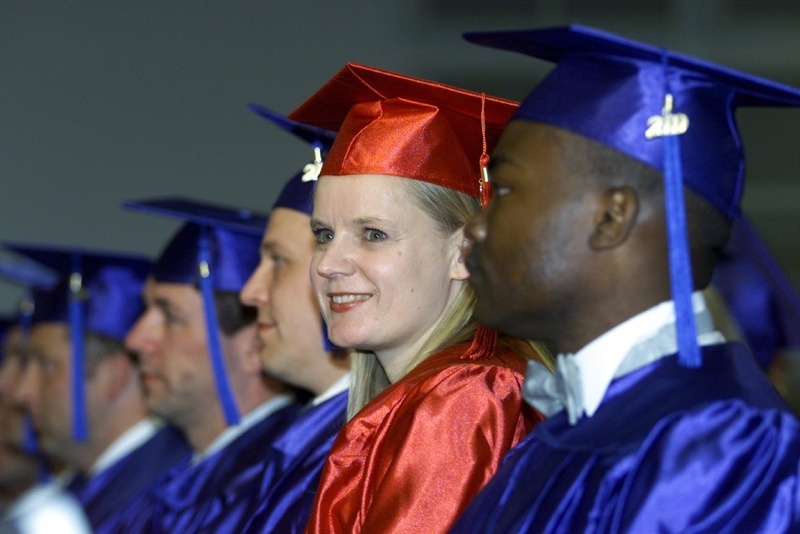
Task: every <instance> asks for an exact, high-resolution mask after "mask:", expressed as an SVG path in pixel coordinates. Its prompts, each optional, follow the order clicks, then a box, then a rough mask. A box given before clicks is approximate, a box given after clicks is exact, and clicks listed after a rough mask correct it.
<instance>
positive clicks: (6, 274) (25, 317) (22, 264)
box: [0, 256, 59, 337]
mask: <svg viewBox="0 0 800 534" xmlns="http://www.w3.org/2000/svg"><path fill="white" fill-rule="evenodd" d="M0 278H3V279H4V280H7V281H9V282H11V283H14V284H17V285H19V286H22V287H23V289H24V293H23V295H22V298H21V299H20V301H19V303H18V305H17V309H16V311H15V315H14V321H15V323H16V324H19V325H20V327H21V328H22V334H23V337H27V335H28V332H29V330H30V325H31V320H32V315H33V308H34V294H35V292H37V291H43V290H47V289H51V288H52V287H53V286H54V285H55V284H56V283H57V282H58V279H59V274H58V273H57V272H55V271H53V270H52V269H48V268H47V267H45V266H44V265H41V264H39V263H37V262H35V261H33V260H31V259H29V258H27V257H24V256H20V257H16V258H10V257H3V258H2V259H0Z"/></svg>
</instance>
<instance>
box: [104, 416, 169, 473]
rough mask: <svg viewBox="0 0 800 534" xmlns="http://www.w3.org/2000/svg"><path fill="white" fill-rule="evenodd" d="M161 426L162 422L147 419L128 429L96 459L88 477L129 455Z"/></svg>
mask: <svg viewBox="0 0 800 534" xmlns="http://www.w3.org/2000/svg"><path fill="white" fill-rule="evenodd" d="M162 426H164V423H163V421H161V420H159V419H156V418H154V417H148V418H145V419H142V420H141V421H139V422H138V423H136V424H135V425H133V426H132V427H130V428H129V429H128V430H126V431H125V432H123V433H122V434H121V435H120V436H119V437H118V438H117V439H115V440H114V441H113V442H112V443H111V445H109V446H108V447H106V450H104V451H103V452H102V453H101V454H100V456H98V457H97V460H95V462H94V465H92V468H91V469H89V476H92V477H93V476H97V475H99V474H100V473H102V472H103V471H105V470H106V469H108V468H109V467H111V466H112V465H113V464H114V463H116V462H117V461H118V460H120V459H122V458H123V457H125V456H127V455H128V454H130V453H131V451H133V450H134V449H136V448H138V447H139V446H141V445H142V444H143V443H144V442H146V441H147V440H149V439H150V438H152V437H153V436H154V435H155V434H156V432H158V430H159V429H160V428H161V427H162Z"/></svg>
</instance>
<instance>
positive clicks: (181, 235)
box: [124, 198, 267, 425]
mask: <svg viewBox="0 0 800 534" xmlns="http://www.w3.org/2000/svg"><path fill="white" fill-rule="evenodd" d="M124 207H126V208H128V209H131V210H135V211H141V212H145V213H150V214H155V215H162V216H165V217H170V218H173V219H178V220H181V221H184V222H185V224H184V225H183V226H182V227H181V228H180V229H179V230H178V232H177V233H176V234H175V235H174V236H173V238H172V239H171V240H170V242H169V243H168V244H167V245H166V247H164V249H163V250H162V251H161V254H160V255H159V256H158V258H157V259H156V261H155V263H154V265H153V270H152V272H151V275H152V277H153V278H154V279H155V280H156V281H158V282H168V283H176V284H188V285H192V286H196V287H198V288H199V290H200V292H201V294H202V297H203V307H204V311H205V320H206V330H207V335H208V346H209V352H210V354H211V366H212V369H213V371H214V379H215V381H216V386H217V393H218V394H219V398H220V403H221V404H222V409H223V412H224V413H225V419H226V421H227V422H228V424H230V425H233V424H237V423H238V422H239V412H238V408H237V406H236V399H235V396H234V394H233V391H232V389H231V385H230V382H229V381H228V376H227V373H226V371H225V364H224V360H223V356H222V344H221V342H220V339H219V331H218V329H219V326H218V325H219V322H218V320H217V312H216V308H215V304H214V291H230V292H235V293H238V292H239V291H240V290H241V289H242V286H244V284H245V282H246V281H247V279H248V278H249V276H250V273H252V272H253V270H254V269H255V268H256V266H257V265H258V262H259V259H260V257H259V254H260V243H261V235H262V233H263V231H264V227H265V226H266V224H267V217H266V215H263V214H260V213H255V212H252V211H250V210H243V209H237V208H229V207H225V206H220V205H217V204H211V203H206V202H199V201H195V200H190V199H185V198H161V199H150V200H139V201H130V202H126V203H125V204H124Z"/></svg>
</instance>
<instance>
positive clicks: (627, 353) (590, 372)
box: [523, 292, 725, 424]
mask: <svg viewBox="0 0 800 534" xmlns="http://www.w3.org/2000/svg"><path fill="white" fill-rule="evenodd" d="M692 306H693V309H694V314H695V321H696V326H697V342H698V344H699V345H701V346H703V345H711V344H716V343H722V342H724V341H725V338H724V337H723V336H722V334H720V333H719V332H717V331H715V330H714V325H713V322H712V319H711V314H710V312H709V310H708V307H707V306H706V303H705V299H704V297H703V295H702V293H700V292H695V293H693V294H692ZM677 350H678V346H677V339H676V336H675V305H674V303H673V302H672V301H666V302H662V303H661V304H658V305H656V306H654V307H652V308H650V309H648V310H645V311H644V312H642V313H639V314H637V315H635V316H633V317H631V318H630V319H628V320H627V321H625V322H623V323H621V324H619V325H617V326H616V327H614V328H612V329H611V330H609V331H608V332H606V333H604V334H603V335H601V336H600V337H598V338H596V339H595V340H593V341H592V342H590V343H589V344H588V345H586V346H585V347H583V348H582V349H581V350H579V351H578V352H577V353H575V354H559V355H558V357H557V358H556V368H557V369H556V373H555V374H551V373H550V372H549V371H547V369H546V368H545V367H544V366H543V365H541V364H538V363H537V362H534V361H532V362H529V364H528V372H527V373H526V375H525V383H524V386H523V396H524V397H525V400H527V401H528V402H529V403H530V404H531V405H533V406H534V407H535V408H536V409H538V410H539V411H540V412H542V413H543V414H544V415H546V416H550V415H553V414H555V413H556V412H558V411H561V410H562V409H564V408H566V410H567V414H568V417H569V422H570V424H575V422H577V420H578V419H579V418H580V417H582V416H584V415H585V416H586V417H591V416H592V415H594V413H595V412H596V411H597V409H598V407H599V406H600V403H601V402H602V400H603V397H604V396H605V394H606V391H607V390H608V387H609V385H610V384H611V382H612V381H613V380H614V379H615V378H619V377H621V376H624V375H626V374H628V373H630V372H633V371H635V370H636V369H639V368H641V367H643V366H645V365H647V364H649V363H652V362H654V361H656V360H659V359H661V358H663V357H665V356H669V355H671V354H675V353H676V352H677Z"/></svg>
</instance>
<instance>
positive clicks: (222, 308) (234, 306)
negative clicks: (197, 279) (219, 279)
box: [214, 291, 258, 336]
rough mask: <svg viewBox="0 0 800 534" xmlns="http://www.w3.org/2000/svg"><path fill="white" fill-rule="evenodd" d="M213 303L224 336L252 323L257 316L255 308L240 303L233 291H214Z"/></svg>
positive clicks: (237, 295)
mask: <svg viewBox="0 0 800 534" xmlns="http://www.w3.org/2000/svg"><path fill="white" fill-rule="evenodd" d="M214 304H215V306H216V309H217V321H218V322H219V327H220V330H222V332H223V333H224V334H225V335H226V336H232V335H234V334H235V333H236V332H238V331H239V330H240V329H241V328H244V327H245V326H247V325H249V324H252V323H253V322H254V321H255V320H256V317H257V316H258V311H257V310H256V308H254V307H252V306H247V305H245V304H242V302H241V301H240V300H239V294H238V293H236V292H235V291H215V292H214Z"/></svg>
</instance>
